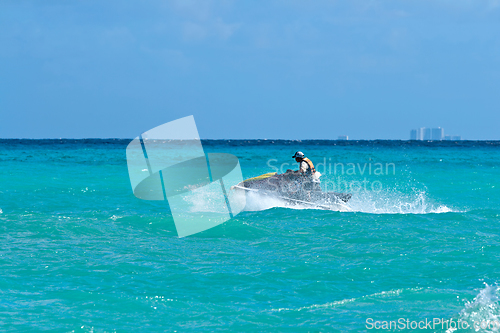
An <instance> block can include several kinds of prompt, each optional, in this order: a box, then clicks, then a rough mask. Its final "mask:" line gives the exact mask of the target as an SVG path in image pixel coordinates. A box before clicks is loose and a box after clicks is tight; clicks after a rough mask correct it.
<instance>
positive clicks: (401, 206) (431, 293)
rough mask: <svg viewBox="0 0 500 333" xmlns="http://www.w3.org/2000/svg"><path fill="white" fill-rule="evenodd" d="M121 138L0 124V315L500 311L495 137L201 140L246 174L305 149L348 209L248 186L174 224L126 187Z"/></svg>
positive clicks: (224, 322)
mask: <svg viewBox="0 0 500 333" xmlns="http://www.w3.org/2000/svg"><path fill="white" fill-rule="evenodd" d="M129 141H130V140H0V231H1V232H0V269H1V274H0V330H2V331H41V330H53V331H60V332H70V331H74V332H114V331H117V332H123V331H127V332H130V331H134V332H136V331H139V332H141V331H142V332H146V331H179V332H184V331H219V330H225V331H235V332H242V331H248V332H269V331H271V332H272V331H277V332H279V331H284V332H316V331H325V332H330V331H332V332H336V331H338V332H364V331H372V330H371V329H369V328H371V327H370V325H369V324H368V323H370V322H375V321H380V322H383V321H397V320H399V319H401V318H402V319H403V320H405V321H406V320H408V323H410V322H411V321H421V320H425V319H428V320H431V321H432V320H433V319H434V318H441V319H443V320H454V321H456V322H458V321H464V322H467V323H469V324H471V325H472V324H473V323H474V322H476V323H478V322H481V320H492V321H493V320H496V319H497V317H498V316H500V305H499V303H498V302H499V298H498V297H499V296H500V292H499V291H498V290H497V289H498V286H497V283H499V282H500V261H499V259H500V206H499V203H500V167H499V162H500V142H472V141H462V142H408V141H359V142H356V141H347V142H337V141H271V140H262V141H223V140H221V141H204V142H203V145H204V149H205V151H206V152H207V153H210V152H224V153H231V154H234V155H236V156H238V157H239V159H240V164H241V168H242V172H243V176H244V177H245V178H249V177H254V176H257V175H260V174H263V173H267V172H271V171H275V170H274V169H273V168H274V167H281V165H282V164H283V163H290V165H289V166H287V165H284V166H283V171H285V170H286V169H287V168H292V169H295V170H296V169H297V165H296V163H292V162H293V160H292V159H291V156H292V154H293V153H294V152H295V151H296V150H302V151H303V152H305V153H306V155H307V156H308V157H309V158H310V159H311V160H312V161H313V162H314V163H315V164H316V165H317V169H318V170H319V171H320V172H321V173H323V177H322V180H323V183H324V185H326V184H329V186H336V188H335V189H336V190H341V191H348V192H352V193H353V198H352V200H351V202H350V206H351V208H352V210H353V211H352V212H336V211H325V210H319V209H310V208H308V207H287V206H286V205H283V204H282V203H277V202H274V201H270V200H266V199H262V198H261V199H255V200H250V202H249V203H248V206H247V210H246V211H244V212H242V213H240V214H239V215H237V216H236V217H235V218H234V219H233V220H231V221H229V222H227V223H225V224H222V225H220V226H217V227H215V228H213V229H210V230H207V231H205V232H202V233H199V234H196V235H193V236H189V237H186V238H178V237H177V234H176V230H175V226H174V223H173V220H172V218H171V217H170V212H169V207H168V204H167V203H166V202H153V201H142V200H139V199H137V198H135V197H134V196H133V194H132V190H131V187H130V182H129V178H128V173H127V172H128V171H127V164H126V157H125V148H126V146H127V144H128V143H129ZM322 163H323V164H322ZM342 166H343V168H344V169H343V170H342V168H341V167H342ZM353 166H354V167H353ZM381 166H382V168H381ZM370 168H371V169H370ZM203 205H204V203H203V202H201V203H200V207H203ZM207 206H208V203H207ZM399 331H415V330H412V329H411V328H408V329H406V328H405V329H401V328H400V329H399ZM429 331H436V332H446V331H447V329H446V327H444V328H443V327H441V326H439V327H437V328H436V327H435V328H434V329H431V330H429ZM452 331H453V330H449V329H448V332H452ZM458 331H459V332H460V331H464V332H465V331H471V332H472V331H474V330H473V329H469V330H466V329H463V330H458ZM479 331H480V332H488V331H500V327H496V328H495V327H493V328H492V327H491V326H490V328H489V329H488V328H486V329H484V328H480V329H479Z"/></svg>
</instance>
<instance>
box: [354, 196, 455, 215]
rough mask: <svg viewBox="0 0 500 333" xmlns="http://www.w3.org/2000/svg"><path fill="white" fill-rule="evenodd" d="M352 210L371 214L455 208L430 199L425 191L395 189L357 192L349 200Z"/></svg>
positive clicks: (429, 211) (447, 211)
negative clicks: (405, 191) (407, 192)
mask: <svg viewBox="0 0 500 333" xmlns="http://www.w3.org/2000/svg"><path fill="white" fill-rule="evenodd" d="M349 206H350V208H351V209H352V210H353V211H356V212H362V213H372V214H431V213H435V214H437V213H449V212H453V211H455V210H453V209H451V208H449V207H448V206H446V205H441V204H436V203H434V202H433V201H432V200H430V199H429V198H428V196H427V194H426V192H425V191H412V192H411V193H409V194H406V193H401V192H397V191H389V190H387V191H380V192H368V191H367V192H358V193H355V194H354V195H353V197H352V199H351V200H350V201H349Z"/></svg>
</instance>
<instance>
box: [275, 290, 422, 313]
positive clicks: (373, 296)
mask: <svg viewBox="0 0 500 333" xmlns="http://www.w3.org/2000/svg"><path fill="white" fill-rule="evenodd" d="M422 290H423V288H420V287H417V288H403V289H394V290H389V291H381V292H378V293H374V294H371V295H365V296H361V297H357V298H348V299H343V300H340V301H334V302H329V303H325V304H313V305H309V306H302V307H299V308H278V309H271V311H277V312H282V311H304V310H315V309H324V308H335V307H337V306H341V305H344V304H348V303H354V302H363V301H367V300H368V301H373V299H380V298H390V297H396V296H399V295H401V294H402V293H404V292H411V293H417V292H420V291H422Z"/></svg>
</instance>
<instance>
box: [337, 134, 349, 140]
mask: <svg viewBox="0 0 500 333" xmlns="http://www.w3.org/2000/svg"><path fill="white" fill-rule="evenodd" d="M337 140H343V141H347V140H349V136H347V135H339V137H338V139H337Z"/></svg>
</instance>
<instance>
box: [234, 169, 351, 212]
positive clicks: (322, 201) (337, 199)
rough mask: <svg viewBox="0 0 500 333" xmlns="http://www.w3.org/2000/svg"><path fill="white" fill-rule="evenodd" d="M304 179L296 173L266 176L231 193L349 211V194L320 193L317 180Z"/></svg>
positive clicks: (288, 171) (249, 182)
mask: <svg viewBox="0 0 500 333" xmlns="http://www.w3.org/2000/svg"><path fill="white" fill-rule="evenodd" d="M317 174H318V176H317V177H311V176H304V175H302V174H301V173H300V172H297V171H292V170H287V171H286V172H285V173H283V174H278V173H276V172H271V173H266V174H264V175H260V176H258V177H254V178H249V179H246V180H244V181H242V182H241V183H239V184H238V185H235V186H233V188H234V189H236V190H240V191H245V192H246V193H247V194H249V193H259V194H260V195H264V196H271V197H274V198H278V199H281V200H284V201H286V202H288V203H291V204H297V205H308V206H313V207H317V208H321V209H328V210H341V211H349V210H350V209H349V207H348V206H347V205H346V203H347V202H348V201H349V199H351V196H352V195H351V194H348V193H338V192H323V191H322V189H321V187H320V181H319V176H320V175H321V174H320V173H319V172H317Z"/></svg>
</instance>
